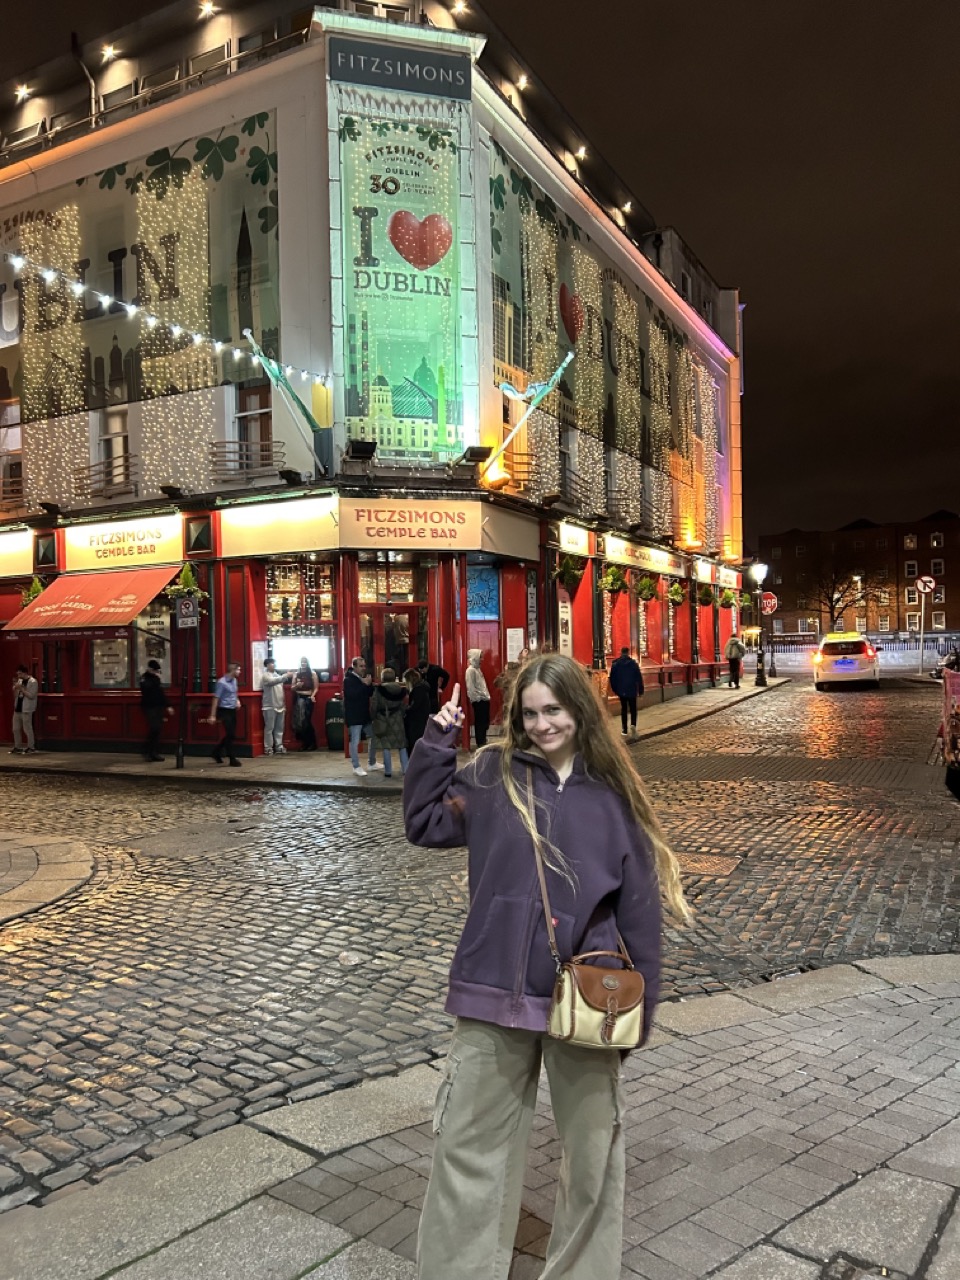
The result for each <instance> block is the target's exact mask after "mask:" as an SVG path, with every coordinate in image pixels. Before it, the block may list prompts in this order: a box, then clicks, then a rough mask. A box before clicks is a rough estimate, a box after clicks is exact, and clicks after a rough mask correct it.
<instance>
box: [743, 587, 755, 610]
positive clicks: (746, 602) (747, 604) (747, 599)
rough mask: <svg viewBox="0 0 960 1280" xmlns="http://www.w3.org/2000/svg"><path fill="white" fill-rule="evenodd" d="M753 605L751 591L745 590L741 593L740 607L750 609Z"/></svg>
mask: <svg viewBox="0 0 960 1280" xmlns="http://www.w3.org/2000/svg"><path fill="white" fill-rule="evenodd" d="M752 605H753V599H752V597H751V595H750V592H749V591H743V592H741V594H740V608H741V609H749V608H751V606H752Z"/></svg>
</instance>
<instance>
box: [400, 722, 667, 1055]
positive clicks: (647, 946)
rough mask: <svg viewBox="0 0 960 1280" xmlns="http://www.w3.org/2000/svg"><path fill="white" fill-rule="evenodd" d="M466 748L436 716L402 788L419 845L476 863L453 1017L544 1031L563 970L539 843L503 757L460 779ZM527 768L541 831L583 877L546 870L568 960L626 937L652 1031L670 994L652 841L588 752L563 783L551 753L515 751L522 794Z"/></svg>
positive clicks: (482, 761) (488, 758) (477, 763)
mask: <svg viewBox="0 0 960 1280" xmlns="http://www.w3.org/2000/svg"><path fill="white" fill-rule="evenodd" d="M457 739H458V734H456V733H454V732H448V731H446V730H444V729H443V728H441V726H440V725H438V724H437V722H436V721H435V720H433V719H432V718H431V719H430V720H429V721H428V723H427V730H426V733H425V734H424V736H423V737H422V738H421V739H420V741H419V742H418V743H417V745H416V748H415V749H414V752H413V754H412V755H411V757H410V764H409V767H408V769H407V776H406V782H405V784H404V789H403V811H404V822H405V825H406V832H407V839H408V840H410V841H411V842H412V843H413V844H418V845H423V846H425V847H427V848H434V849H448V848H455V847H457V846H459V845H466V846H467V849H468V854H469V870H470V911H469V914H468V916H467V922H466V925H465V926H464V929H463V933H462V935H461V937H460V943H459V945H458V946H457V950H456V954H455V955H454V958H453V965H452V966H451V969H450V986H449V994H448V996H447V1003H446V1010H447V1012H448V1013H452V1014H454V1015H455V1016H457V1017H462V1018H476V1019H478V1020H480V1021H481V1022H492V1023H495V1024H496V1025H498V1026H501V1027H522V1028H525V1029H526V1030H528V1031H545V1030H546V1026H547V1015H548V1013H549V1010H550V999H551V995H552V993H553V985H554V979H555V969H554V963H553V958H552V956H551V954H550V947H549V944H548V942H547V930H546V923H545V921H544V917H543V903H542V900H541V897H540V886H539V882H538V880H537V864H536V858H535V856H534V852H533V843H532V841H531V839H530V837H529V835H528V834H527V831H526V829H525V827H524V826H523V823H522V821H521V819H520V815H519V814H518V813H517V811H516V809H515V808H514V807H513V805H512V804H511V803H510V800H509V798H508V797H507V795H506V792H505V790H504V787H503V782H502V780H501V774H500V767H501V765H500V755H499V752H498V751H497V750H496V749H494V750H490V751H486V752H483V753H481V754H480V755H479V756H478V757H477V758H476V759H475V760H471V761H470V763H469V764H468V765H466V766H465V767H464V768H463V769H460V770H459V771H458V770H457ZM528 765H529V766H530V767H531V768H532V769H533V778H534V793H535V795H536V798H537V800H538V802H539V803H538V804H537V815H538V824H539V829H540V832H541V834H543V835H548V836H549V838H550V840H551V841H552V842H553V844H555V845H556V846H557V848H558V849H560V850H561V851H562V852H563V854H564V856H565V857H566V859H567V861H568V862H569V864H570V865H571V867H572V868H573V870H574V872H575V874H576V879H577V887H576V889H574V887H573V886H571V885H570V884H569V883H568V882H567V881H566V880H565V879H564V878H563V877H562V876H561V875H559V874H558V873H556V872H554V871H551V870H550V869H549V868H547V872H546V875H547V890H548V892H549V894H550V906H551V908H552V911H553V918H554V929H555V931H556V935H557V945H558V947H559V950H560V955H561V957H562V958H563V959H564V960H568V959H570V957H571V956H574V955H577V954H579V953H581V952H584V951H616V949H617V929H618V928H619V930H620V933H621V935H622V936H623V940H624V942H625V944H626V947H627V951H628V952H629V953H630V958H631V959H632V960H633V963H634V965H635V966H636V967H637V969H639V970H640V972H641V973H642V974H643V977H644V980H645V982H646V996H645V1006H646V1008H645V1012H646V1018H645V1023H646V1027H647V1031H648V1032H649V1029H650V1026H651V1022H652V1018H653V1011H654V1009H655V1007H656V1003H657V996H658V993H659V988H660V893H659V887H658V885H657V880H656V876H655V873H654V869H653V858H652V854H651V852H650V849H649V845H648V842H647V840H646V838H645V836H644V835H643V833H642V832H641V831H640V829H639V828H638V826H637V824H636V823H635V822H634V820H633V818H632V816H631V815H630V812H629V809H628V808H627V805H626V803H625V802H624V801H623V800H622V799H621V798H620V796H618V795H617V794H616V792H614V791H613V790H612V789H611V788H610V787H609V786H607V784H606V783H604V782H598V781H597V780H596V779H594V778H591V777H590V776H589V775H588V774H587V772H586V770H585V768H584V765H583V760H582V758H581V757H580V756H579V755H578V756H577V758H576V761H575V763H574V768H573V772H572V773H571V774H570V776H569V777H568V778H567V780H566V781H565V782H561V781H560V779H559V777H558V776H557V774H556V773H555V772H554V770H553V769H552V768H551V767H550V765H548V764H547V762H546V760H544V758H543V757H542V756H540V755H537V754H536V753H534V752H521V751H518V752H516V753H515V755H514V763H513V771H514V776H515V778H516V779H517V782H518V784H519V788H520V794H521V795H523V794H524V791H525V787H526V771H527V766H528ZM601 963H602V962H601Z"/></svg>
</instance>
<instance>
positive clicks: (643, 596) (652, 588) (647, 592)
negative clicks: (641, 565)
mask: <svg viewBox="0 0 960 1280" xmlns="http://www.w3.org/2000/svg"><path fill="white" fill-rule="evenodd" d="M636 592H637V599H638V600H655V599H656V595H657V583H656V580H655V579H654V578H647V577H644V578H641V579H640V581H639V582H638V583H637V586H636Z"/></svg>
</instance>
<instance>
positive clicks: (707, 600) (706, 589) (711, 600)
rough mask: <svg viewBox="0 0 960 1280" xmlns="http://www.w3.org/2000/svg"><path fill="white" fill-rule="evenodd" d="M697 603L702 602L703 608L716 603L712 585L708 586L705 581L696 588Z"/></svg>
mask: <svg viewBox="0 0 960 1280" xmlns="http://www.w3.org/2000/svg"><path fill="white" fill-rule="evenodd" d="M697 603H698V604H702V605H703V606H704V607H705V608H706V607H707V606H709V605H713V604H716V603H717V597H716V593H715V592H714V590H713V587H711V586H709V584H708V583H706V582H704V583H703V584H702V585H701V586H700V587H699V588H698V589H697Z"/></svg>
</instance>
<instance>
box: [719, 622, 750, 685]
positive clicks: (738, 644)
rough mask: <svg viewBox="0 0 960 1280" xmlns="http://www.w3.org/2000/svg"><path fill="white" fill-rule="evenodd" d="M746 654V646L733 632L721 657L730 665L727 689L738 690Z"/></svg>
mask: <svg viewBox="0 0 960 1280" xmlns="http://www.w3.org/2000/svg"><path fill="white" fill-rule="evenodd" d="M746 652H747V649H746V646H745V645H744V643H743V641H742V640H741V639H740V637H739V636H738V635H737V634H736V632H734V634H733V635H732V636H731V637H730V639H729V640H728V641H727V643H726V644H725V645H724V646H723V656H724V657H725V658H726V660H727V662H729V664H730V679H729V680H728V681H727V688H728V689H739V688H740V669H741V667H742V666H743V655H744V654H745V653H746Z"/></svg>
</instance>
